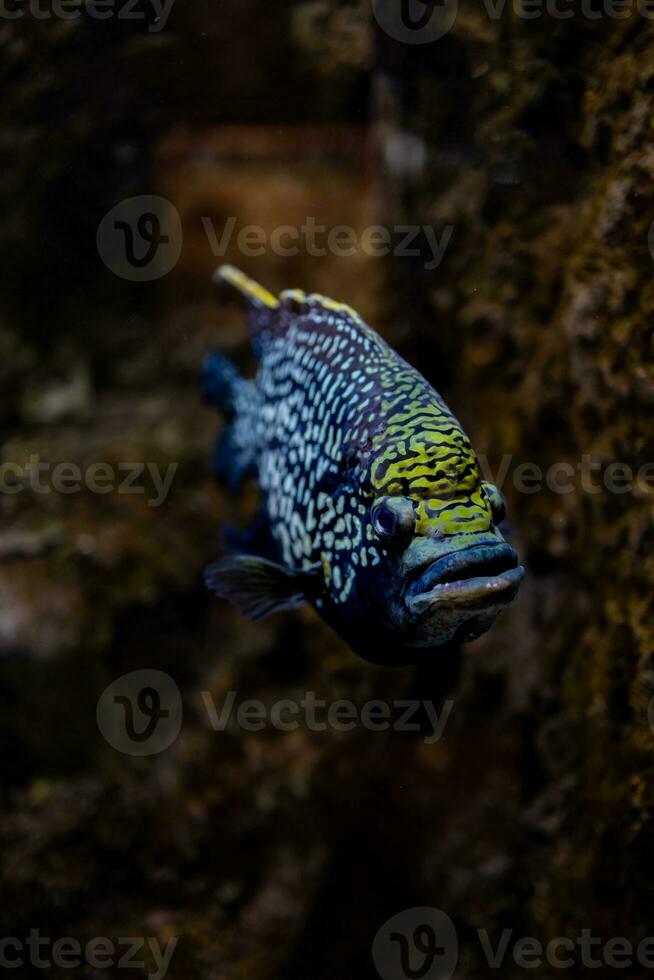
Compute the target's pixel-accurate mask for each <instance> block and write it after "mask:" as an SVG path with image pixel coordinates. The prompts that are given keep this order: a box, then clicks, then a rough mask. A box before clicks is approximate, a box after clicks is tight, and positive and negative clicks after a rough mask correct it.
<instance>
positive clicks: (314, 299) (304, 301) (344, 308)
mask: <svg viewBox="0 0 654 980" xmlns="http://www.w3.org/2000/svg"><path fill="white" fill-rule="evenodd" d="M279 301H280V304H281V305H282V306H285V307H287V308H288V309H290V310H292V311H293V312H296V313H308V312H309V311H310V310H312V309H315V308H316V307H318V308H320V309H322V310H326V311H327V312H329V313H340V314H342V315H344V316H347V317H349V318H350V319H351V320H353V321H354V323H356V324H360V323H361V317H360V316H359V314H358V313H357V311H356V310H353V309H352V307H351V306H348V305H347V303H337V302H336V300H333V299H330V298H329V297H328V296H321V294H320V293H305V292H304V291H303V290H302V289H285V290H284V292H283V293H281V294H280V297H279Z"/></svg>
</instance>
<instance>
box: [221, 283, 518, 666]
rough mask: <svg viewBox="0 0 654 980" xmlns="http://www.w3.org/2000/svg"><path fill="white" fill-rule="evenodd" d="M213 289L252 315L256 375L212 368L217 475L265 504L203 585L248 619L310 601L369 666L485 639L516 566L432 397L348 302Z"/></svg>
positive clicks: (457, 433) (483, 488)
mask: <svg viewBox="0 0 654 980" xmlns="http://www.w3.org/2000/svg"><path fill="white" fill-rule="evenodd" d="M216 280H217V282H218V284H219V285H221V286H223V287H229V288H230V289H231V290H232V291H234V290H235V291H236V293H237V294H238V295H240V296H241V297H242V298H244V300H245V302H246V304H247V308H248V321H249V327H250V335H251V340H252V344H253V348H254V351H255V354H256V356H257V358H258V361H259V370H258V373H257V376H256V378H254V379H253V380H245V379H244V378H242V377H241V376H240V374H239V372H238V371H237V369H236V368H235V367H234V365H233V364H232V363H231V362H230V361H228V360H227V359H225V358H224V357H222V356H221V355H220V354H217V353H214V354H211V355H209V357H208V358H207V360H206V362H205V367H204V392H205V395H206V397H207V398H208V400H209V401H210V402H212V403H213V404H214V405H216V406H218V407H219V408H220V409H221V410H222V411H223V412H224V413H225V415H226V416H227V418H228V425H227V427H226V429H225V430H224V432H223V433H222V436H221V438H220V440H219V444H218V449H217V452H216V456H215V466H214V469H215V471H216V473H217V475H218V476H219V478H221V479H223V480H225V481H226V482H227V483H228V484H229V486H230V487H232V488H234V489H235V488H238V487H239V486H240V484H241V483H242V481H243V480H244V479H245V478H246V477H248V476H252V477H255V478H256V479H257V480H258V482H259V485H260V487H261V490H262V498H263V502H262V510H261V514H260V517H259V520H258V521H257V522H256V524H255V526H254V527H253V528H252V529H250V531H249V532H247V533H246V534H244V535H242V536H240V537H239V538H237V539H236V540H234V541H233V547H234V550H235V553H234V554H231V555H229V556H227V557H225V558H223V559H222V560H221V561H219V562H218V563H217V564H215V565H212V566H211V567H210V568H209V569H208V570H207V583H208V585H209V586H210V588H211V589H213V590H214V591H215V592H216V594H217V595H219V596H222V597H224V598H226V599H229V600H230V601H231V602H233V603H234V604H235V605H236V606H237V607H238V608H239V609H240V610H241V611H242V612H243V613H245V615H247V616H249V617H250V618H252V619H258V618H260V617H262V616H266V615H267V614H268V613H272V612H275V611H278V610H284V609H294V608H296V607H298V606H300V605H302V604H304V603H306V602H310V603H312V604H313V605H314V606H315V608H316V609H318V610H319V611H320V613H321V614H322V616H323V617H324V618H325V619H326V620H327V622H329V623H330V624H331V625H332V626H333V627H334V628H335V629H336V630H338V632H339V633H340V634H341V635H342V636H343V637H345V639H346V640H347V641H348V642H349V643H350V645H351V646H352V647H353V648H354V649H355V650H356V651H357V652H358V653H360V654H361V655H362V656H363V657H365V658H366V659H368V660H371V661H373V662H375V663H412V662H417V661H419V660H423V659H424V657H425V655H426V654H427V653H428V651H429V650H433V648H435V647H440V646H442V645H443V644H446V643H448V642H450V641H453V640H456V641H467V640H472V639H474V638H476V637H478V636H480V635H481V634H482V633H484V632H485V631H486V630H487V629H488V628H489V627H490V626H491V625H492V623H493V621H494V620H495V618H496V616H497V615H498V613H499V612H500V611H501V610H502V609H503V608H504V607H505V606H506V605H507V604H508V603H509V602H510V601H511V600H512V599H513V598H514V596H515V594H516V592H517V589H518V586H519V583H520V581H521V579H522V577H523V574H524V570H523V568H522V567H521V566H520V565H519V564H518V559H517V556H516V554H515V552H514V550H513V548H511V547H510V546H509V545H508V544H507V543H506V541H505V540H504V538H503V536H502V534H501V533H500V531H499V530H498V525H499V524H500V523H501V521H502V520H503V518H504V502H503V498H502V495H501V494H500V492H499V491H498V490H497V488H496V487H493V486H492V485H490V484H488V483H485V482H483V481H482V479H481V476H480V473H479V466H478V463H477V459H476V457H475V454H474V452H473V450H472V447H471V446H470V442H469V441H468V438H467V436H466V435H465V433H464V432H463V430H462V428H461V426H460V425H459V423H458V422H457V420H456V419H455V418H454V416H453V415H452V413H451V412H450V411H449V409H448V408H447V406H446V405H445V403H444V402H443V400H442V398H441V397H440V395H438V394H437V392H436V391H434V389H433V388H432V387H431V385H429V384H428V382H427V381H426V380H425V379H424V378H423V377H422V375H420V374H419V373H418V371H416V370H415V369H414V368H412V367H410V366H409V365H408V364H407V363H406V362H405V361H404V360H402V358H401V357H399V356H398V355H397V354H396V353H395V352H394V351H393V350H392V349H391V348H390V347H389V346H388V345H387V344H386V343H385V342H384V341H383V340H382V339H381V337H379V336H378V335H377V334H376V333H375V332H374V331H373V330H371V329H370V327H368V326H367V325H366V324H365V323H364V322H363V321H362V320H361V318H360V317H359V316H358V314H357V313H355V312H354V310H352V309H350V308H349V307H348V306H345V305H343V304H342V303H335V302H334V301H332V300H330V299H327V298H325V297H324V296H318V295H314V294H312V295H306V294H305V293H303V292H301V291H299V290H289V291H286V292H284V293H282V294H281V296H279V298H277V297H275V296H273V295H271V294H270V293H269V292H267V291H266V290H265V289H263V288H262V287H261V286H259V285H258V284H257V283H255V282H253V281H252V280H250V279H248V278H247V277H246V276H244V275H243V273H241V272H239V271H238V270H236V269H233V268H232V267H229V266H226V267H223V268H222V269H219V270H218V273H217V275H216Z"/></svg>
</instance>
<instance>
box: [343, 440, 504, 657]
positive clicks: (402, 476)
mask: <svg viewBox="0 0 654 980" xmlns="http://www.w3.org/2000/svg"><path fill="white" fill-rule="evenodd" d="M399 448H401V449H403V452H398V451H397V450H398V447H397V445H395V446H394V447H393V446H391V448H390V449H389V446H388V444H387V445H386V446H385V447H383V450H384V452H383V453H382V454H378V455H377V456H375V455H374V453H373V454H371V457H372V458H371V460H370V462H369V465H368V468H367V473H366V475H365V478H364V480H363V481H362V488H363V490H364V492H365V494H366V496H367V510H366V517H365V526H364V528H363V533H364V535H365V539H366V541H367V545H368V550H369V552H370V553H371V554H372V555H374V556H375V557H374V558H373V560H372V561H371V562H370V563H369V565H368V567H366V568H365V569H360V570H359V574H358V575H357V576H356V583H355V592H356V602H355V605H356V606H357V607H358V608H359V609H362V608H365V609H367V610H368V612H369V614H370V617H371V621H372V622H374V623H376V624H378V625H379V626H381V627H382V628H383V629H384V630H385V631H386V632H387V633H389V634H392V635H393V636H395V637H396V638H397V641H398V642H401V644H402V646H403V647H415V648H423V649H424V648H433V647H438V646H441V645H443V644H446V643H449V642H451V641H459V642H467V641H470V640H473V639H476V638H477V637H479V636H481V635H482V634H483V633H485V632H486V631H487V630H488V629H489V628H490V627H491V625H492V624H493V622H494V620H495V619H496V617H497V616H498V615H499V613H500V612H501V611H502V610H503V609H504V608H505V607H506V606H507V605H508V604H509V603H510V602H511V601H512V600H513V599H514V597H515V595H516V593H517V591H518V587H519V585H520V582H521V580H522V578H523V576H524V569H523V568H522V566H521V565H520V563H519V561H518V556H517V554H516V552H515V550H514V549H513V548H512V547H511V545H510V544H509V543H508V542H507V541H506V540H505V538H504V536H503V534H502V532H501V530H500V525H501V523H502V521H503V520H504V517H505V503H504V498H503V496H502V494H501V493H500V491H499V490H498V489H497V487H495V486H493V485H492V484H490V483H488V482H485V481H484V480H483V479H482V478H481V474H480V470H479V465H478V461H477V458H476V456H475V455H474V452H473V451H472V448H471V447H470V444H469V442H468V440H467V437H466V436H465V435H464V434H463V432H462V431H461V430H460V429H459V428H457V430H456V439H454V440H452V439H451V438H450V439H449V440H443V439H438V438H433V437H432V436H430V435H429V434H427V436H426V437H425V436H424V435H423V434H421V435H420V436H419V437H418V438H416V439H414V442H413V445H412V446H411V449H410V452H409V451H407V447H406V446H401V447H399ZM389 456H390V461H389Z"/></svg>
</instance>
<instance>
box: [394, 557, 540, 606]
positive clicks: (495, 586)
mask: <svg viewBox="0 0 654 980" xmlns="http://www.w3.org/2000/svg"><path fill="white" fill-rule="evenodd" d="M524 574H525V570H524V568H523V567H522V565H520V564H519V563H518V556H517V555H516V553H515V551H514V550H513V548H512V547H511V546H510V545H508V544H477V545H471V546H470V547H468V548H464V549H462V550H461V551H455V552H450V554H447V555H444V556H443V557H442V558H438V559H437V560H436V561H434V562H431V563H430V564H428V565H426V566H423V567H422V568H418V569H417V570H416V574H415V575H414V577H413V578H412V580H411V581H410V583H409V586H408V588H407V591H406V596H405V602H406V605H407V607H408V609H409V611H410V612H411V613H413V614H414V615H416V616H422V615H424V614H426V613H428V612H430V611H432V612H433V611H435V610H436V609H438V608H449V609H453V610H454V609H461V611H464V610H468V611H469V612H473V611H475V612H476V611H483V610H489V611H490V610H491V609H492V608H494V607H502V606H505V605H507V604H508V603H509V602H511V600H512V599H513V598H514V597H515V594H516V592H517V591H518V587H519V585H520V582H521V581H522V579H523V577H524Z"/></svg>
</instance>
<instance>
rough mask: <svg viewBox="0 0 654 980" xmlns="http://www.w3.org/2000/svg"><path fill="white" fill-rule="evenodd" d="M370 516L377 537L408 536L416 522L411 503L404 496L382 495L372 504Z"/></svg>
mask: <svg viewBox="0 0 654 980" xmlns="http://www.w3.org/2000/svg"><path fill="white" fill-rule="evenodd" d="M371 518H372V527H373V530H374V532H375V534H376V535H377V537H378V538H394V537H399V536H400V535H402V536H409V535H411V534H413V530H414V528H415V523H416V518H415V514H414V511H413V504H412V503H411V501H410V500H407V499H406V498H405V497H382V498H381V499H380V500H378V501H377V502H376V503H375V504H373V507H372V510H371Z"/></svg>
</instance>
